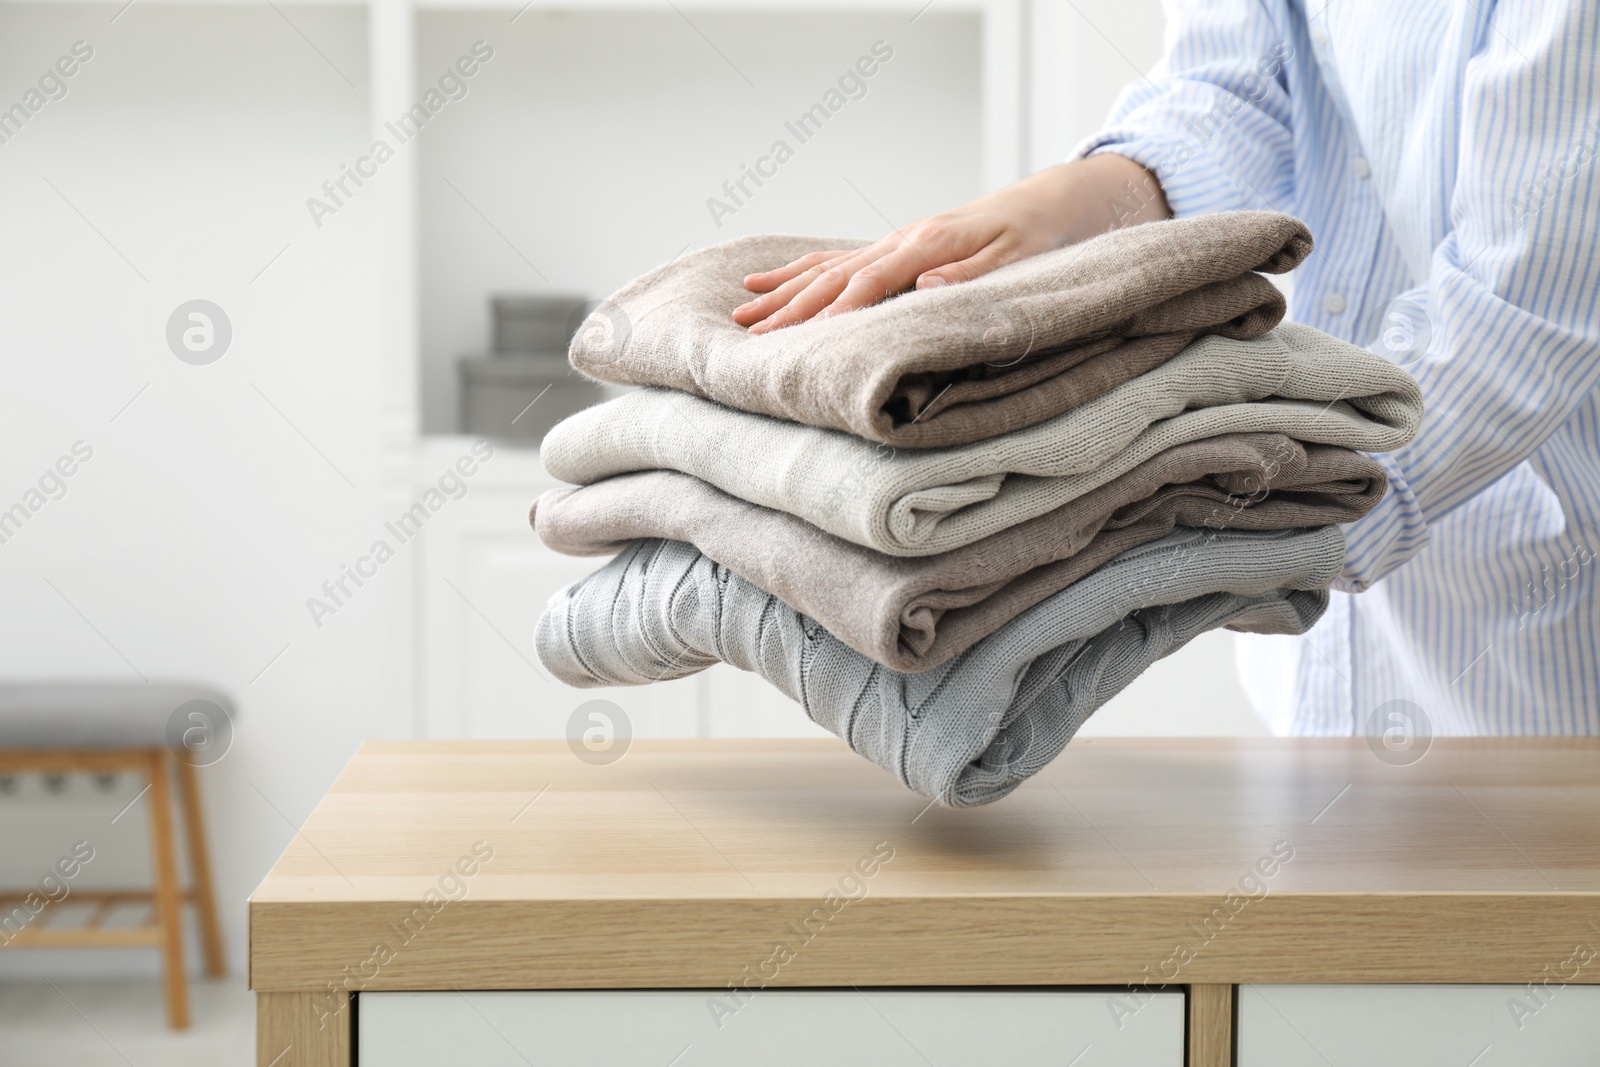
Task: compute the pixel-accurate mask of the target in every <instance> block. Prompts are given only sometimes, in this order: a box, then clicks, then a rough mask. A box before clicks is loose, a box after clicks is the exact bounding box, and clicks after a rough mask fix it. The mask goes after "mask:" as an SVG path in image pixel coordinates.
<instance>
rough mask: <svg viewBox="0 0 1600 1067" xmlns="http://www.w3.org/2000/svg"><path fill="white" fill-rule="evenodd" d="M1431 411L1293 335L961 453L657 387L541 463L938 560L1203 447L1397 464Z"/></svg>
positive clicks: (1135, 384)
mask: <svg viewBox="0 0 1600 1067" xmlns="http://www.w3.org/2000/svg"><path fill="white" fill-rule="evenodd" d="M1141 228H1142V227H1141ZM953 288H961V287H960V286H955V287H953ZM852 314H858V313H852ZM849 317H851V316H843V318H849ZM1421 417H1422V400H1421V394H1420V392H1419V390H1418V387H1417V383H1416V382H1415V381H1414V380H1413V379H1412V378H1411V376H1410V375H1408V374H1406V373H1405V372H1404V371H1403V370H1401V369H1399V368H1398V367H1396V366H1394V365H1393V364H1391V363H1389V362H1387V361H1385V360H1383V359H1380V358H1379V357H1377V356H1375V355H1373V354H1372V353H1370V352H1367V351H1364V350H1363V349H1360V348H1357V347H1355V346H1354V345H1350V344H1346V343H1345V342H1343V341H1339V340H1337V339H1336V338H1333V337H1330V336H1328V335H1327V334H1325V333H1322V332H1321V331H1318V330H1314V329H1311V328H1310V327H1306V326H1300V325H1297V324H1293V323H1286V324H1284V325H1282V326H1280V327H1278V328H1277V329H1275V330H1273V331H1271V332H1270V333H1268V334H1266V335H1264V336H1262V337H1260V338H1257V339H1255V340H1236V339H1233V338H1228V337H1221V336H1216V335H1212V336H1207V337H1204V338H1201V339H1200V340H1199V341H1197V342H1195V343H1194V344H1192V345H1190V346H1189V347H1188V348H1187V349H1185V350H1184V351H1183V352H1182V353H1180V354H1179V355H1177V356H1176V357H1174V358H1173V359H1171V360H1169V361H1168V362H1166V363H1164V364H1162V365H1161V366H1159V367H1157V368H1155V369H1154V370H1152V371H1150V372H1148V373H1146V374H1143V375H1140V376H1139V377H1138V378H1135V379H1133V380H1132V381H1129V382H1125V383H1123V384H1122V385H1120V386H1118V387H1117V388H1115V389H1113V390H1112V391H1111V392H1109V393H1106V394H1105V395H1103V396H1101V397H1099V398H1097V399H1095V400H1091V401H1089V402H1088V403H1086V404H1083V405H1082V406H1080V407H1077V408H1075V409H1073V410H1070V411H1067V412H1065V413H1063V414H1060V415H1057V416H1056V417H1054V418H1052V419H1050V420H1048V421H1046V422H1042V423H1039V424H1038V425H1035V426H1031V427H1028V428H1027V429H1022V430H1018V431H1016V432H1014V433H1010V434H1007V435H1005V436H1003V437H997V438H991V439H988V440H984V441H977V442H974V443H972V444H967V445H960V446H957V447H952V448H941V449H918V450H896V449H894V448H891V447H889V446H886V445H881V444H874V443H872V442H870V441H865V440H862V439H861V438H859V437H856V436H853V435H851V434H846V433H841V432H839V431H836V430H827V429H821V428H818V427H815V426H804V425H800V424H799V423H794V422H787V421H784V420H781V419H775V418H771V417H769V416H765V415H755V414H751V413H748V412H744V411H737V410H734V409H732V408H729V407H725V406H723V405H721V404H717V403H715V402H713V401H709V400H704V399H701V398H699V397H696V396H691V395H688V394H686V393H681V392H677V391H674V390H668V389H642V390H638V391H636V392H633V393H629V394H627V395H625V396H622V397H619V398H617V399H616V400H612V401H609V402H607V403H604V404H599V405H596V406H595V407H592V408H589V409H587V410H585V411H581V412H579V413H578V414H576V415H573V416H572V417H570V418H568V419H566V420H564V421H563V422H561V423H559V424H558V425H557V426H556V427H555V428H554V429H552V430H551V431H550V433H549V434H548V435H547V436H546V438H545V440H544V444H543V446H542V449H541V457H542V459H543V460H544V464H545V467H546V469H548V470H549V471H550V473H551V474H553V475H554V476H555V477H557V478H560V479H562V480H563V481H568V482H574V483H577V484H587V483H590V482H596V481H599V480H600V479H602V478H609V477H612V476H614V475H617V474H624V473H627V472H630V471H640V470H651V469H655V468H665V469H672V470H678V471H682V472H684V473H686V474H692V475H694V476H695V477H697V478H700V479H702V480H704V481H707V482H710V483H711V484H712V485H715V486H717V487H718V488H719V489H722V490H723V491H725V492H727V493H729V494H732V495H733V496H736V497H739V498H740V499H742V500H748V501H750V502H752V503H756V504H761V505H763V506H765V507H769V508H775V509H777V510H780V511H786V512H788V513H789V514H791V515H795V516H798V517H799V518H802V519H804V520H806V521H807V522H809V523H811V524H812V525H814V526H817V527H819V528H820V529H823V530H826V531H827V532H829V533H832V534H835V535H836V536H838V537H841V538H844V539H845V540H847V541H852V542H854V543H856V544H859V545H864V546H866V547H868V548H872V549H875V550H877V551H880V552H885V553H888V554H889V555H896V556H923V555H933V554H935V553H939V552H947V551H949V550H951V549H953V548H958V547H960V546H962V545H969V544H972V543H973V542H974V541H978V540H980V539H982V538H985V537H989V536H991V535H993V534H996V533H998V532H1000V531H1001V530H1004V529H1006V528H1008V527H1010V526H1014V525H1016V524H1017V523H1020V522H1025V521H1027V520H1029V519H1032V518H1035V517H1037V516H1039V515H1043V514H1045V513H1046V512H1049V511H1053V510H1055V509H1056V508H1059V507H1061V506H1062V505H1064V504H1067V503H1069V502H1070V501H1073V500H1076V499H1078V498H1079V497H1081V496H1083V495H1084V494H1085V493H1087V492H1090V491H1091V490H1093V489H1096V488H1098V487H1100V486H1102V485H1105V484H1106V483H1107V482H1109V481H1111V480H1112V479H1113V478H1116V477H1119V476H1121V475H1122V474H1125V473H1127V472H1128V471H1130V470H1132V469H1133V468H1134V467H1137V466H1138V465H1139V464H1141V463H1144V462H1146V461H1147V460H1149V459H1151V458H1152V457H1154V456H1156V455H1158V454H1159V453H1161V452H1163V451H1165V450H1167V449H1169V448H1172V447H1174V446H1176V445H1180V444H1184V443H1186V442H1189V441H1195V440H1199V439H1201V438H1205V437H1214V436H1217V435H1219V434H1226V433H1261V432H1265V433H1281V434H1285V435H1287V436H1289V437H1293V438H1295V439H1297V440H1301V441H1307V442H1315V443H1321V444H1333V445H1341V446H1344V447H1347V448H1355V449H1361V450H1363V451H1369V452H1383V451H1388V450H1390V449H1393V448H1397V447H1399V446H1401V445H1403V444H1405V443H1406V442H1407V441H1409V440H1410V439H1411V437H1412V435H1413V434H1414V433H1415V432H1416V429H1417V426H1418V424H1419V422H1420V421H1421Z"/></svg>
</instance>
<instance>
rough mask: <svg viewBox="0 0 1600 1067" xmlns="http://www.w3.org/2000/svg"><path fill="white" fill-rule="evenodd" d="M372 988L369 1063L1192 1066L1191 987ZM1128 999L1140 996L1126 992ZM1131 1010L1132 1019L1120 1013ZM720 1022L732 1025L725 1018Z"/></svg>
mask: <svg viewBox="0 0 1600 1067" xmlns="http://www.w3.org/2000/svg"><path fill="white" fill-rule="evenodd" d="M714 995H715V991H714V990H670V991H669V990H662V991H649V992H586V993H566V992H508V993H471V994H460V993H366V994H362V996H361V998H360V1005H359V1011H360V1015H359V1041H360V1050H359V1052H360V1059H359V1063H360V1064H361V1067H438V1065H439V1064H443V1063H471V1064H473V1065H474V1067H502V1065H503V1067H527V1065H528V1064H538V1065H539V1067H546V1065H552V1067H555V1065H562V1067H564V1065H569V1064H570V1065H572V1067H580V1065H581V1067H623V1065H626V1067H669V1065H670V1067H723V1065H728V1067H732V1065H735V1064H738V1065H745V1064H754V1063H759V1064H763V1065H766V1067H816V1065H817V1064H829V1065H837V1067H851V1065H860V1067H929V1065H932V1067H946V1065H948V1067H973V1065H975V1064H984V1063H995V1064H1004V1065H1005V1067H1033V1065H1036V1064H1037V1065H1040V1067H1043V1065H1046V1064H1048V1065H1049V1067H1067V1065H1072V1067H1181V1065H1182V1063H1183V996H1182V995H1181V994H1178V993H1166V994H1161V995H1159V996H1156V997H1154V998H1152V999H1150V1000H1149V1001H1148V1002H1146V1003H1145V1004H1144V1006H1143V1008H1141V1009H1140V1010H1139V1011H1138V1013H1137V1014H1134V1015H1128V1014H1127V1013H1125V1012H1124V1013H1122V1014H1121V1017H1120V1018H1119V1016H1118V1015H1117V1014H1114V1013H1113V1011H1112V1006H1111V1001H1110V998H1109V997H1108V996H1107V995H1106V994H1103V993H1098V992H1088V991H1056V990H1049V991H1037V992H1034V991H1012V990H1005V991H970V992H969V991H964V990H894V991H878V990H865V991H863V992H861V993H857V992H854V991H844V992H840V991H835V990H816V991H813V990H781V991H780V990H768V991H764V992H761V993H758V994H756V995H755V996H754V997H752V998H750V999H748V1000H747V1001H746V1002H745V1003H744V1005H743V1006H742V1007H739V1008H738V1010H737V1011H736V1012H733V1013H731V1014H730V1013H729V1010H728V1009H729V1008H730V1007H732V1005H733V1002H732V1000H731V998H730V997H728V996H727V995H724V996H723V997H722V998H720V1006H718V1001H717V1000H714V999H713V997H714ZM1123 1001H1124V1002H1125V1001H1126V998H1123ZM1119 1022H1120V1024H1121V1025H1120V1027H1119V1025H1118V1024H1119ZM719 1023H720V1026H719Z"/></svg>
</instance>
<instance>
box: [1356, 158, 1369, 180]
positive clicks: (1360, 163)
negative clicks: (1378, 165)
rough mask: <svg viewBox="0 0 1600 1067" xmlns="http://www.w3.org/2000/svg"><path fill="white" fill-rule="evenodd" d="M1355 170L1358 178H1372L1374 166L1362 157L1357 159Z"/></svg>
mask: <svg viewBox="0 0 1600 1067" xmlns="http://www.w3.org/2000/svg"><path fill="white" fill-rule="evenodd" d="M1355 170H1356V177H1357V178H1370V177H1372V164H1370V163H1368V162H1367V161H1366V159H1364V158H1363V157H1361V156H1357V157H1356V161H1355Z"/></svg>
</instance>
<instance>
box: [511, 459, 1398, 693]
mask: <svg viewBox="0 0 1600 1067" xmlns="http://www.w3.org/2000/svg"><path fill="white" fill-rule="evenodd" d="M1385 485H1386V479H1385V477H1384V474H1383V468H1382V467H1380V466H1378V464H1377V463H1375V462H1374V461H1373V460H1371V459H1369V458H1368V457H1366V456H1364V455H1362V454H1361V453H1359V452H1352V451H1350V450H1348V449H1343V448H1336V447H1333V446H1331V445H1301V444H1300V443H1299V442H1296V441H1294V440H1291V439H1290V438H1287V437H1283V436H1281V435H1278V434H1224V435H1222V436H1220V437H1207V438H1203V439H1201V440H1199V441H1192V442H1190V443H1188V444H1183V445H1178V446H1176V447H1175V448H1170V449H1168V450H1167V451H1165V452H1162V453H1161V454H1159V455H1157V456H1155V457H1154V458H1152V459H1150V460H1148V461H1146V462H1144V463H1141V464H1139V466H1137V467H1135V468H1134V469H1133V470H1131V471H1129V472H1128V473H1127V474H1124V475H1122V476H1121V477H1120V478H1115V479H1113V480H1112V481H1110V482H1108V483H1107V484H1106V485H1103V486H1101V487H1100V488H1098V489H1095V490H1093V491H1091V492H1089V493H1086V494H1085V495H1084V496H1082V497H1081V498H1079V499H1078V500H1075V501H1073V502H1072V503H1070V504H1067V505H1065V506H1063V507H1061V508H1058V509H1056V510H1055V511H1052V512H1049V513H1047V514H1044V515H1041V516H1039V517H1038V518H1036V519H1030V520H1029V521H1027V522H1024V523H1022V524H1021V525H1018V526H1013V527H1011V528H1010V529H1008V530H1003V531H1001V532H1000V533H997V534H995V535H993V536H991V537H986V538H984V539H983V540H982V541H978V542H976V543H974V544H971V545H967V546H966V547H964V548H957V549H953V550H951V551H949V552H942V553H940V554H939V555H937V556H918V557H914V558H907V557H898V556H886V555H883V554H882V553H881V552H874V551H872V550H870V549H866V548H862V547H861V546H859V545H853V544H851V543H850V542H848V541H844V540H841V539H840V538H837V537H833V536H831V535H829V534H825V533H823V532H822V531H821V530H818V529H817V528H816V527H814V526H811V525H810V524H808V523H806V522H803V521H801V520H799V519H797V518H795V517H794V516H792V515H788V514H786V513H784V512H781V511H774V510H773V509H771V508H764V507H761V506H759V505H757V504H750V503H747V502H746V501H743V500H739V499H737V498H735V497H731V496H729V495H728V494H727V493H724V492H722V491H721V490H720V489H717V488H715V487H713V486H711V485H708V484H707V483H705V482H702V481H700V480H699V479H698V478H692V477H690V476H689V475H687V474H680V473H678V472H677V471H665V470H656V471H641V472H638V473H635V474H622V475H618V476H617V477H615V478H607V479H606V480H604V481H602V482H597V483H595V484H594V485H588V486H582V487H579V488H576V489H554V490H551V491H550V492H548V493H546V494H544V496H542V497H540V498H539V501H538V502H537V503H536V504H535V505H534V508H533V513H532V516H531V518H532V520H533V526H534V529H535V530H536V531H537V532H538V534H539V537H540V538H541V539H542V540H543V541H544V543H545V544H547V545H549V546H550V547H551V548H554V549H555V550H556V551H558V552H566V553H568V554H571V555H600V554H610V553H614V552H618V551H621V550H623V549H625V548H626V547H627V546H628V544H629V542H632V541H636V540H640V539H645V538H665V539H670V540H676V541H687V542H690V543H692V544H693V545H694V546H695V547H696V548H698V549H699V550H700V551H701V552H703V553H705V554H706V555H707V556H708V557H710V558H711V559H712V560H715V561H716V562H717V563H720V564H723V565H724V566H726V567H728V568H730V569H731V570H733V572H734V573H735V574H738V575H739V576H740V577H741V578H744V579H746V580H747V581H749V582H751V583H753V584H754V585H756V586H758V587H759V588H761V589H764V590H766V591H767V592H770V593H772V594H774V595H775V596H777V597H778V599H780V600H782V601H783V602H784V603H785V604H788V605H789V606H790V607H792V608H794V609H795V610H796V611H799V612H800V613H801V614H803V615H807V616H809V617H811V618H813V619H815V620H816V621H817V622H819V623H821V624H822V626H823V627H824V628H826V629H827V631H828V632H829V633H830V634H832V635H833V636H835V637H837V638H838V639H839V640H841V641H843V642H844V643H845V644H847V645H849V646H850V647H851V648H854V649H855V650H856V651H858V652H860V653H862V654H863V655H866V656H869V657H871V658H872V659H874V660H876V661H877V662H879V663H882V664H884V665H886V666H889V667H893V668H894V669H896V670H901V671H921V670H927V669H928V668H930V667H935V666H938V665H939V664H941V663H943V662H945V661H946V660H948V659H950V658H951V657H953V656H955V655H957V654H959V653H961V652H964V651H965V650H966V649H968V648H970V647H971V646H972V645H973V644H974V643H975V642H977V641H978V640H980V639H981V638H984V637H987V636H988V635H989V634H991V633H993V632H994V631H995V630H997V629H999V628H1000V627H1001V626H1003V625H1005V623H1007V622H1009V621H1010V620H1011V619H1013V618H1015V617H1016V616H1017V615H1019V614H1021V613H1022V612H1023V611H1026V610H1027V609H1028V608H1030V607H1032V606H1033V605H1034V604H1037V603H1038V602H1039V601H1041V600H1043V599H1045V598H1046V597H1048V596H1050V595H1052V594H1054V593H1056V592H1058V591H1060V590H1061V589H1063V588H1065V587H1066V586H1068V585H1070V584H1071V583H1073V582H1075V581H1077V580H1079V579H1080V578H1082V577H1083V576H1084V575H1086V574H1088V573H1089V572H1090V571H1091V570H1093V569H1094V568H1096V567H1098V566H1100V565H1101V564H1102V563H1105V562H1106V561H1107V560H1109V559H1111V558H1112V557H1114V556H1116V555H1118V554H1120V553H1122V552H1124V551H1126V550H1128V549H1130V548H1133V547H1135V546H1137V545H1141V544H1145V543H1148V542H1150V541H1154V540H1156V539H1158V538H1160V537H1163V536H1165V535H1166V534H1168V533H1170V532H1171V531H1172V530H1173V528H1174V527H1175V526H1179V525H1182V526H1190V527H1203V528H1208V529H1215V530H1222V529H1228V530H1281V529H1289V528H1294V527H1310V526H1324V525H1328V524H1330V523H1344V522H1354V521H1355V520H1356V519H1359V518H1360V517H1361V516H1362V515H1365V514H1366V513H1367V512H1368V511H1370V510H1371V509H1372V508H1373V507H1374V506H1376V505H1377V503H1378V501H1379V500H1380V499H1381V498H1382V497H1383V493H1384V488H1385Z"/></svg>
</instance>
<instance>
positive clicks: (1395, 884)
mask: <svg viewBox="0 0 1600 1067" xmlns="http://www.w3.org/2000/svg"><path fill="white" fill-rule="evenodd" d="M830 894H831V895H830ZM250 927H251V932H250V942H251V944H250V962H251V984H252V987H253V988H254V989H256V990H258V991H290V990H313V989H323V988H324V987H325V986H326V984H327V983H328V982H329V981H334V982H341V981H344V982H345V983H346V985H347V986H348V988H352V989H364V990H379V989H449V988H451V987H452V986H456V987H459V988H461V989H470V988H477V989H505V988H524V989H536V988H597V987H693V986H716V987H722V986H725V985H726V983H727V982H729V981H730V980H738V978H739V976H740V975H741V974H744V973H746V972H745V970H744V969H745V968H747V967H749V968H756V967H762V966H766V964H765V961H768V960H769V959H770V958H772V956H773V953H774V951H775V947H776V946H777V945H779V944H782V945H785V946H787V947H788V948H789V950H790V954H791V957H792V958H789V959H787V960H785V962H784V963H783V965H782V966H781V967H777V968H774V969H776V970H777V971H778V973H777V975H776V977H774V978H771V979H769V980H768V984H770V985H775V986H776V985H799V986H806V985H811V986H816V985H848V984H854V985H908V984H910V985H982V984H1122V983H1125V982H1130V981H1151V980H1152V979H1153V977H1154V976H1156V975H1160V976H1162V977H1164V978H1165V979H1166V980H1167V981H1171V982H1181V983H1191V982H1192V983H1238V982H1246V981H1251V982H1362V981H1395V982H1515V983H1518V984H1520V983H1523V982H1526V981H1529V980H1530V979H1531V978H1533V977H1534V976H1535V975H1536V974H1538V973H1539V971H1540V969H1541V968H1542V967H1543V966H1544V965H1545V964H1546V963H1559V962H1560V961H1562V960H1564V959H1566V958H1567V957H1568V956H1569V955H1570V953H1571V949H1572V946H1573V945H1574V944H1575V943H1577V942H1579V941H1585V940H1587V941H1588V942H1589V943H1591V944H1593V943H1596V942H1600V739H1565V740H1562V739H1539V740H1528V739H1472V740H1466V739H1436V740H1435V741H1434V743H1433V746H1432V749H1431V750H1430V751H1429V752H1428V753H1427V754H1426V756H1424V757H1423V758H1422V759H1421V760H1420V761H1419V762H1416V763H1414V764H1412V765H1410V766H1393V765H1390V764H1388V763H1386V762H1384V761H1382V760H1380V759H1379V758H1377V756H1375V755H1374V753H1373V752H1372V750H1371V749H1370V748H1369V747H1368V744H1367V742H1366V741H1365V740H1361V739H1353V740H1347V739H1315V740H1313V739H1298V740H1242V739H1206V740H1194V739H1161V740H1154V739H1151V740H1110V739H1088V738H1086V739H1082V740H1079V741H1075V742H1073V743H1072V744H1071V745H1069V746H1068V748H1067V750H1066V751H1065V752H1064V753H1063V754H1062V756H1061V757H1060V758H1059V759H1057V760H1056V761H1055V763H1053V764H1052V765H1051V766H1050V767H1048V768H1046V769H1045V771H1044V772H1042V773H1041V774H1039V775H1038V776H1037V777H1036V778H1034V779H1033V780H1031V781H1029V782H1028V783H1026V784H1024V785H1023V786H1022V788H1020V789H1019V790H1017V792H1016V793H1015V794H1013V795H1012V796H1011V797H1009V798H1007V799H1006V800H1003V801H1001V802H999V803H997V804H994V805H991V806H988V807H984V808H977V809H970V810H961V811H955V810H949V809H944V808H939V807H929V806H928V804H927V801H926V800H925V799H924V798H922V797H919V796H917V795H915V794H913V793H910V792H908V791H907V790H905V789H904V788H902V787H901V786H900V785H899V784H898V783H897V782H895V781H894V780H892V779H891V778H890V777H889V776H888V775H886V774H885V773H884V772H882V771H881V770H879V769H878V768H876V767H874V766H872V765H871V764H869V763H867V762H866V761H864V760H862V759H861V758H860V757H858V756H856V755H854V754H852V753H851V752H849V751H848V750H847V749H845V748H844V747H843V746H842V745H840V744H838V743H836V742H833V741H811V740H806V741H733V740H727V741H636V742H635V743H634V744H633V747H632V749H631V750H630V751H628V752H627V754H626V755H625V756H624V757H623V758H622V759H621V760H620V761H618V762H616V763H614V764H612V765H609V766H590V765H588V764H586V763H584V762H582V761H581V760H579V759H578V758H577V757H576V756H574V755H573V753H572V752H571V751H570V750H569V749H568V747H567V745H566V744H565V743H564V742H560V741H555V742H466V741H455V742H452V741H444V742H373V743H370V744H368V745H366V746H364V747H363V748H362V750H361V751H360V753H358V754H357V755H356V757H355V758H354V759H353V760H352V761H351V762H350V764H349V766H347V767H346V768H345V770H344V772H343V773H342V774H341V775H340V777H339V779H338V781H336V782H335V783H334V785H333V787H332V788H331V789H330V790H329V792H328V795H327V796H326V797H324V798H323V800H322V802H321V803H320V804H319V805H318V806H317V808H316V810H315V811H314V812H313V813H312V814H311V816H310V818H309V819H308V820H307V821H306V824H305V826H304V827H303V829H302V831H301V833H300V834H299V835H297V836H296V837H295V839H294V840H293V841H292V843H291V844H290V845H289V847H288V848H287V849H286V850H285V852H284V854H283V856H282V857H281V858H280V859H279V861H278V862H277V864H276V865H275V866H274V867H273V868H272V870H271V872H270V873H269V874H268V875H267V877H266V879H265V880H264V881H263V882H262V883H261V885H260V887H259V888H258V889H257V890H256V892H255V894H254V895H253V896H252V898H251V903H250ZM380 947H381V948H383V949H385V950H386V951H385V952H382V953H379V952H378V949H379V948H380ZM352 974H359V975H360V980H359V983H358V984H350V981H351V980H350V978H349V976H350V975H352ZM1586 974H1587V972H1586ZM1157 980H1159V979H1157ZM1579 980H1580V981H1595V980H1600V979H1596V978H1588V977H1584V978H1580V979H1579Z"/></svg>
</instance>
